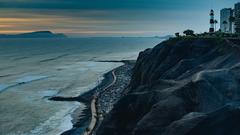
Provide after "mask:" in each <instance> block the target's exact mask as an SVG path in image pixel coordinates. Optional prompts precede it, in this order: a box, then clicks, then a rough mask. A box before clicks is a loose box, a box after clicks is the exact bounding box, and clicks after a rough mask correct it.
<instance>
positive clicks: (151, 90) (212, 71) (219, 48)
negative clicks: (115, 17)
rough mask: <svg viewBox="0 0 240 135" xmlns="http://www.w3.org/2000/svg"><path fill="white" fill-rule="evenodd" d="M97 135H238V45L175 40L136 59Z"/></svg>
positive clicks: (230, 41)
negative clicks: (123, 91)
mask: <svg viewBox="0 0 240 135" xmlns="http://www.w3.org/2000/svg"><path fill="white" fill-rule="evenodd" d="M126 93H127V94H126V96H124V97H123V98H122V99H121V100H120V101H119V102H118V103H117V104H116V105H115V107H114V109H113V110H112V111H111V112H110V113H109V114H108V115H107V117H106V118H105V120H104V121H103V124H102V126H101V127H100V129H99V130H98V133H97V134H98V135H203V134H204V135H239V134H240V124H239V123H240V104H239V103H238V101H239V99H240V40H239V39H219V38H218V39H217V38H208V39H206V38H205V39H204V38H181V39H180V38H174V39H170V40H168V41H165V42H162V43H160V44H159V45H157V46H156V47H154V48H153V49H147V50H145V51H144V52H141V53H140V54H139V57H138V60H137V62H136V65H135V68H134V71H133V76H132V80H131V84H130V86H129V90H127V91H126Z"/></svg>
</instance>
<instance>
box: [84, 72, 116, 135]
mask: <svg viewBox="0 0 240 135" xmlns="http://www.w3.org/2000/svg"><path fill="white" fill-rule="evenodd" d="M112 76H113V80H112V83H111V84H109V85H108V86H107V87H105V88H104V89H103V90H102V91H101V92H100V94H101V93H104V92H105V91H106V90H107V89H108V88H110V87H111V86H113V85H114V84H115V83H116V80H117V77H116V74H115V70H112ZM97 98H98V97H97V96H94V97H93V99H92V101H91V114H92V118H91V122H90V124H89V126H88V128H87V129H86V130H85V131H84V133H83V134H82V135H91V133H92V131H93V129H94V127H95V126H96V124H97V121H98V114H97V107H96V101H97Z"/></svg>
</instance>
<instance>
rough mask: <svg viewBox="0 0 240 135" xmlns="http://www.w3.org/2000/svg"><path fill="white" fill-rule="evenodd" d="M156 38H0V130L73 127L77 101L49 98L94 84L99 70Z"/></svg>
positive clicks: (55, 132) (50, 134)
mask: <svg viewBox="0 0 240 135" xmlns="http://www.w3.org/2000/svg"><path fill="white" fill-rule="evenodd" d="M161 41H162V39H158V38H63V39H0V134H1V135H59V134H61V133H62V132H64V131H66V130H69V129H71V128H72V122H71V121H72V117H71V114H72V113H73V112H74V111H75V110H76V109H79V110H83V109H84V108H85V105H84V104H83V103H79V102H56V101H49V100H48V98H49V97H52V96H64V97H75V96H78V95H81V94H82V93H84V92H87V91H89V90H91V89H92V88H94V87H95V86H96V85H97V82H98V80H102V79H103V74H104V73H106V72H108V71H110V70H112V69H114V68H116V67H118V66H121V65H122V64H121V63H113V62H99V61H111V60H134V59H136V58H137V56H138V53H139V52H140V51H143V50H144V49H146V48H152V47H153V46H155V45H156V44H158V43H159V42H161Z"/></svg>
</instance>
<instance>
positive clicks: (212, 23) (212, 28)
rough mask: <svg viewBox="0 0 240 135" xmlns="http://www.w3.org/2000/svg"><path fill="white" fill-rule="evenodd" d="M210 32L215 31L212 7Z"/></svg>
mask: <svg viewBox="0 0 240 135" xmlns="http://www.w3.org/2000/svg"><path fill="white" fill-rule="evenodd" d="M209 32H210V33H213V32H214V11H213V10H212V9H211V11H210V28H209Z"/></svg>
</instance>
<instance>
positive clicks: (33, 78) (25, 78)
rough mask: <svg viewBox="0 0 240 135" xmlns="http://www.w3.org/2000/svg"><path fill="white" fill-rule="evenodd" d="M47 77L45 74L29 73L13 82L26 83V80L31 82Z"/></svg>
mask: <svg viewBox="0 0 240 135" xmlns="http://www.w3.org/2000/svg"><path fill="white" fill-rule="evenodd" d="M45 78H47V76H40V75H39V76H37V75H36V76H34V75H29V76H24V77H22V78H19V79H17V80H16V81H15V82H16V83H28V82H32V81H37V80H41V79H45Z"/></svg>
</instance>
